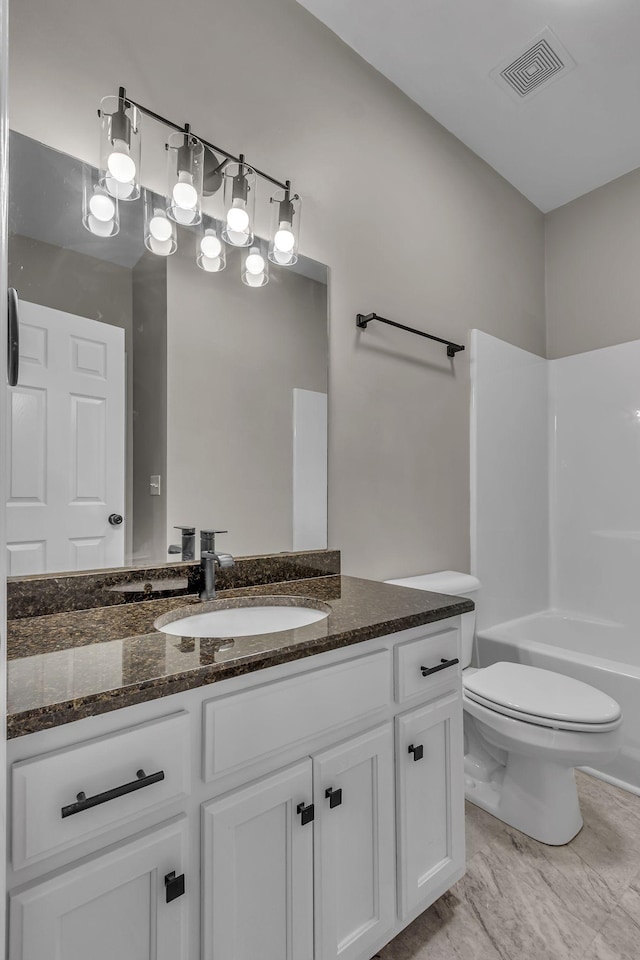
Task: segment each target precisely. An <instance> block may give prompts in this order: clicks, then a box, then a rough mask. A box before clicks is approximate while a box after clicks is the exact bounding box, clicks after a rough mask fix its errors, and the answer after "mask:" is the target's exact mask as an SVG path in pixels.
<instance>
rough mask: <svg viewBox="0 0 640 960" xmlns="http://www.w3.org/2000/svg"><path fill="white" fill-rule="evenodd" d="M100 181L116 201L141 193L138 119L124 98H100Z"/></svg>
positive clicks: (135, 197)
mask: <svg viewBox="0 0 640 960" xmlns="http://www.w3.org/2000/svg"><path fill="white" fill-rule="evenodd" d="M99 114H100V182H101V184H102V185H103V186H104V187H105V188H106V190H107V191H108V192H109V193H110V194H111V196H113V197H116V198H117V199H118V200H137V198H138V197H139V196H140V145H141V141H140V121H141V117H142V114H141V113H140V111H139V110H138V108H137V107H134V106H133V104H132V103H130V102H129V101H128V100H127V99H126V97H124V98H120V97H104V98H103V99H102V100H101V101H100V111H99Z"/></svg>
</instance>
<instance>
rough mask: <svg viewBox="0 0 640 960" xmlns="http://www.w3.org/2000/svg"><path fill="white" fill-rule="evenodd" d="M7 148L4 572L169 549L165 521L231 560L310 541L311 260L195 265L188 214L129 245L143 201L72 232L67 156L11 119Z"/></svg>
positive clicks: (140, 226)
mask: <svg viewBox="0 0 640 960" xmlns="http://www.w3.org/2000/svg"><path fill="white" fill-rule="evenodd" d="M9 162H10V180H9V182H10V196H9V285H10V286H11V287H14V288H15V289H16V290H17V291H18V294H19V298H20V332H21V343H20V375H19V381H18V385H17V386H16V387H15V388H13V389H12V396H11V403H10V413H9V418H10V424H9V431H8V435H9V437H10V456H9V464H8V469H9V485H8V489H9V500H8V504H7V528H8V530H7V541H8V546H7V549H8V570H9V575H11V576H25V575H28V574H34V573H53V572H55V573H57V572H62V571H74V570H87V569H98V568H104V567H117V566H121V565H141V566H147V565H150V564H157V563H167V562H170V561H172V560H178V561H179V560H180V559H181V554H180V553H169V552H168V551H169V547H170V545H171V544H177V545H179V544H180V532H179V531H178V530H175V529H174V526H177V525H188V526H192V527H195V528H196V529H198V530H199V529H218V530H225V531H228V533H227V534H226V535H225V536H221V537H220V538H219V543H218V546H219V548H220V549H221V550H224V551H225V552H229V553H233V554H235V555H238V556H246V555H251V554H260V553H274V552H279V551H289V550H306V549H320V548H323V547H326V545H327V541H326V527H327V515H326V503H327V365H328V342H327V270H326V268H325V267H324V265H322V264H320V263H316V262H315V261H312V260H308V259H306V258H304V257H301V258H300V260H299V261H298V263H297V264H296V265H295V267H279V266H277V265H274V264H272V263H270V264H269V269H270V275H269V282H268V284H267V285H266V286H263V287H260V288H257V289H256V288H252V287H249V286H246V285H245V284H244V283H243V282H241V257H242V251H241V250H240V249H237V248H233V247H227V248H226V258H227V262H226V268H225V269H224V270H223V271H221V272H218V273H211V272H206V271H205V270H203V269H201V268H200V267H198V265H197V263H196V256H197V253H198V250H199V244H200V239H201V236H202V234H201V232H200V230H201V228H182V227H179V228H178V229H177V250H176V252H175V253H173V254H172V255H170V256H156V255H155V254H154V253H152V252H150V251H149V250H147V249H146V248H145V244H144V204H143V200H142V198H141V199H140V200H137V201H136V202H132V203H126V202H120V204H119V218H120V223H119V232H118V233H117V235H115V236H99V235H94V234H93V233H91V232H89V230H87V229H86V228H85V227H84V226H83V223H82V213H83V210H82V207H83V193H82V190H83V177H87V176H91V175H92V174H94V171H93V170H92V168H90V167H87V165H85V164H83V163H81V162H80V161H79V160H77V159H75V158H74V157H71V156H68V155H67V154H64V153H60V152H57V151H55V150H52V149H51V148H49V147H47V146H45V145H43V144H42V143H38V142H36V141H35V140H31V139H29V138H28V137H25V136H22V135H20V134H17V133H12V134H11V137H10V158H9ZM206 209H207V208H206V207H205V212H206ZM208 223H209V220H206V221H205V227H206V226H207V225H208ZM94 225H95V224H94ZM98 232H100V228H99V227H98Z"/></svg>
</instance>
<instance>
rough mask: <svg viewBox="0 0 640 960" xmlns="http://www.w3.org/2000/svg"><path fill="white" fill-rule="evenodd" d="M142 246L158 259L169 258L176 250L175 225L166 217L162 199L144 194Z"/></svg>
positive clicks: (147, 191)
mask: <svg viewBox="0 0 640 960" xmlns="http://www.w3.org/2000/svg"><path fill="white" fill-rule="evenodd" d="M144 245H145V247H146V248H147V250H150V251H151V253H155V254H156V256H158V257H170V256H171V254H172V253H175V252H176V250H177V248H178V242H177V239H176V225H175V223H174V222H173V221H172V220H170V219H169V217H168V216H167V211H166V205H165V201H164V198H163V199H162V200H160V199H159V198H158V197H156V196H155V194H153V193H151V191H150V190H145V194H144Z"/></svg>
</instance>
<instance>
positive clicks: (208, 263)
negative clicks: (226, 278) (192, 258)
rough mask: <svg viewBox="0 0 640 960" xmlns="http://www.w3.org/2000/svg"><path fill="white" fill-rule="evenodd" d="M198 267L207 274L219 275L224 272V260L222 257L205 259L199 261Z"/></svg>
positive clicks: (201, 258) (203, 257)
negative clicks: (221, 271)
mask: <svg viewBox="0 0 640 960" xmlns="http://www.w3.org/2000/svg"><path fill="white" fill-rule="evenodd" d="M198 266H200V267H202V269H203V270H206V271H207V273H219V272H220V270H222V259H221V258H220V257H205V256H204V255H203V256H202V257H200V259H199V260H198Z"/></svg>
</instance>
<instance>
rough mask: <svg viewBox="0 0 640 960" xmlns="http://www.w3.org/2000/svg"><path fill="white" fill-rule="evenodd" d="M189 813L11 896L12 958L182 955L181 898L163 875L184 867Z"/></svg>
mask: <svg viewBox="0 0 640 960" xmlns="http://www.w3.org/2000/svg"><path fill="white" fill-rule="evenodd" d="M186 836H187V832H186V818H185V817H180V818H178V819H177V820H174V821H172V822H169V823H167V824H166V825H165V826H162V827H159V828H157V829H155V830H152V831H149V832H148V833H146V834H141V835H140V836H138V837H136V838H135V839H133V840H130V841H128V842H127V843H124V844H121V845H119V846H117V847H114V848H111V849H110V850H109V852H107V853H104V854H100V855H98V856H95V857H92V858H91V859H90V860H89V861H85V862H83V863H82V864H81V865H79V866H76V867H72V868H71V869H68V870H64V871H62V872H61V873H58V874H56V875H55V876H53V877H52V878H50V879H49V880H45V881H43V882H41V883H36V884H34V885H33V886H31V887H28V888H25V889H24V890H22V891H20V892H18V893H15V894H13V895H12V896H11V901H10V903H11V906H10V947H9V957H10V960H44V958H46V957H50V958H56V960H87V958H89V957H90V958H91V960H114V957H117V958H118V960H177V958H181V957H186V956H187V942H186V931H187V924H186V915H185V902H186V897H184V896H181V897H179V898H177V899H175V900H172V901H171V902H170V903H167V897H168V896H169V893H168V888H167V887H166V886H165V879H164V878H165V877H166V876H167V875H168V874H170V873H172V872H174V871H175V873H176V875H177V876H181V875H182V874H183V872H184V869H185V864H186V849H187V841H186Z"/></svg>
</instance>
